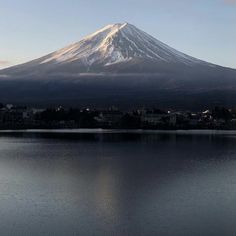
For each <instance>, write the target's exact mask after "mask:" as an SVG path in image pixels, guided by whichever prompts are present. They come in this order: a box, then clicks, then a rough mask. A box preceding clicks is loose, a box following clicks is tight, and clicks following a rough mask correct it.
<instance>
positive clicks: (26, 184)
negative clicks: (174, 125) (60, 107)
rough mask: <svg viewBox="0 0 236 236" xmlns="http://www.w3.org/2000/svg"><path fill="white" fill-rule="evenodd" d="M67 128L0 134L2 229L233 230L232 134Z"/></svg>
mask: <svg viewBox="0 0 236 236" xmlns="http://www.w3.org/2000/svg"><path fill="white" fill-rule="evenodd" d="M65 132H66V131H65ZM65 132H64V133H63V132H62V131H61V132H56V133H55V132H51V133H48V132H37V133H36V132H28V133H27V132H9V133H8V132H6V133H2V132H0V235H99V236H100V235H121V236H126V235H134V236H138V235H199V236H200V235H201V236H202V235H207V236H208V235H236V224H235V219H236V133H234V132H226V133H224V132H223V133H221V132H217V133H214V132H206V131H205V132H203V133H201V132H192V133H188V132H176V133H175V132H172V133H167V132H166V133H162V132H157V133H155V132H152V133H145V134H141V132H140V131H137V132H136V131H135V132H133V133H132V134H129V133H127V132H125V131H121V132H120V133H119V134H116V133H114V132H111V131H107V132H106V133H102V132H101V131H97V132H95V133H94V131H87V132H86V131H83V132H85V133H83V132H82V131H80V133H77V131H74V132H72V133H65Z"/></svg>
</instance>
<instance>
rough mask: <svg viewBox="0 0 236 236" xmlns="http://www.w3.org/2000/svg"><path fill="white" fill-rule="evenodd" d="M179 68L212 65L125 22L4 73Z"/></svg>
mask: <svg viewBox="0 0 236 236" xmlns="http://www.w3.org/2000/svg"><path fill="white" fill-rule="evenodd" d="M134 65H135V66H134ZM176 65H177V66H176ZM181 65H182V66H185V67H186V66H187V67H194V66H195V65H196V66H199V65H201V66H202V65H203V66H211V67H212V66H214V65H212V64H209V63H207V62H204V61H201V60H198V59H196V58H193V57H191V56H188V55H186V54H184V53H181V52H179V51H177V50H175V49H173V48H171V47H169V46H168V45H166V44H164V43H162V42H160V41H159V40H157V39H155V38H153V37H152V36H150V35H149V34H147V33H145V32H144V31H142V30H140V29H138V28H136V27H135V26H133V25H131V24H129V23H124V24H113V25H108V26H106V27H104V28H102V29H100V30H98V31H97V32H95V33H93V34H91V35H89V36H87V37H85V38H84V39H82V40H81V41H79V42H77V43H74V44H72V45H70V46H68V47H65V48H63V49H61V50H58V51H56V52H53V53H51V54H49V55H46V56H44V57H42V58H39V59H36V60H34V61H31V62H28V63H25V64H22V65H19V66H16V67H13V68H10V69H7V70H6V71H7V72H9V73H14V74H17V73H21V74H27V73H29V74H32V73H33V74H35V73H46V74H47V73H50V72H52V71H53V72H66V73H84V72H107V71H109V72H113V71H114V72H120V71H121V72H122V71H123V68H125V71H129V72H136V71H139V72H142V71H143V72H159V70H160V71H161V70H162V68H163V67H164V68H165V69H168V68H170V69H171V67H181ZM122 66H123V68H122ZM140 68H141V69H140Z"/></svg>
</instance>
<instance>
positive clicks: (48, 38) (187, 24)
mask: <svg viewBox="0 0 236 236" xmlns="http://www.w3.org/2000/svg"><path fill="white" fill-rule="evenodd" d="M123 22H128V23H131V24H133V25H135V26H136V27H138V28H140V29H142V30H144V31H145V32H147V33H149V34H151V35H152V36H154V37H156V38H157V39H159V40H161V41H163V42H164V43H166V44H168V45H170V46H172V47H174V48H175V49H177V50H179V51H182V52H184V53H187V54H189V55H191V56H194V57H197V58H199V59H203V60H206V61H209V62H212V63H215V64H219V65H222V66H227V67H232V68H236V0H40V1H39V0H0V68H5V67H9V66H12V65H15V64H20V63H23V62H26V61H29V60H32V59H35V58H38V57H41V56H44V55H46V54H48V53H50V52H52V51H55V50H58V49H60V48H63V47H65V46H67V45H69V44H71V43H74V42H77V41H79V40H80V39H82V38H83V37H84V36H86V35H88V34H90V33H93V32H94V31H96V30H98V29H100V28H102V27H104V26H106V25H108V24H113V23H123Z"/></svg>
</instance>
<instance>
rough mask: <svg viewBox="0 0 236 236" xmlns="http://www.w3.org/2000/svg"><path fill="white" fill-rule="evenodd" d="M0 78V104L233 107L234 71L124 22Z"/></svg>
mask: <svg viewBox="0 0 236 236" xmlns="http://www.w3.org/2000/svg"><path fill="white" fill-rule="evenodd" d="M0 78H1V79H0V99H2V100H7V101H12V102H13V101H14V99H15V100H17V101H18V102H20V101H21V102H33V103H42V102H43V103H45V104H47V103H48V104H51V103H58V102H60V103H67V104H70V103H72V102H73V103H77V104H79V105H93V104H97V105H106V104H109V105H112V104H116V105H121V104H126V105H127V104H129V105H130V106H132V105H133V106H135V105H151V104H152V105H159V106H161V105H162V106H182V107H188V106H193V105H195V104H198V106H200V107H201V106H203V105H207V104H208V102H207V101H206V100H205V98H206V97H208V98H209V99H210V102H209V105H214V104H215V105H217V104H223V105H228V104H229V105H231V104H232V105H234V104H235V105H236V96H235V95H234V92H235V91H236V70H233V69H230V68H224V67H221V66H218V65H214V64H211V63H208V62H205V61H202V60H199V59H196V58H194V57H191V56H188V55H186V54H184V53H182V52H179V51H177V50H175V49H173V48H172V47H170V46H168V45H166V44H164V43H162V42H160V41H159V40H157V39H155V38H153V37H152V36H150V35H149V34H147V33H145V32H144V31H142V30H140V29H138V28H136V27H135V26H133V25H131V24H128V23H124V24H113V25H108V26H106V27H104V28H102V29H101V30H98V31H97V32H95V33H93V34H91V35H89V36H87V37H85V38H84V39H82V40H81V41H79V42H77V43H74V44H72V45H69V46H68V47H65V48H63V49H61V50H58V51H56V52H53V53H51V54H49V55H46V56H44V57H41V58H39V59H36V60H33V61H31V62H28V63H25V64H21V65H18V66H14V67H11V68H8V69H5V70H2V71H0ZM1 84H2V86H1ZM1 88H4V91H1ZM2 90H3V89H2ZM7 90H9V91H11V92H12V96H10V94H9V93H6V91H7ZM226 91H227V96H226V95H224V94H225V92H226ZM4 94H5V95H4ZM230 94H232V96H231V95H230ZM208 95H209V96H208ZM229 95H230V96H229ZM182 96H186V97H188V100H185V99H183V98H181V97H182ZM191 101H195V102H194V104H193V103H192V102H191ZM188 103H189V104H188Z"/></svg>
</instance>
